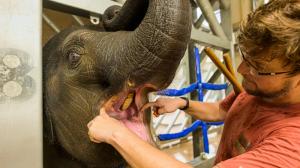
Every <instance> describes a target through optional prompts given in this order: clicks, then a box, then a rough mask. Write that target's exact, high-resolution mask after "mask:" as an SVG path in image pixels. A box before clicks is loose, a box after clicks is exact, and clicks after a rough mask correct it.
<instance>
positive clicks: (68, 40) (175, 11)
mask: <svg viewBox="0 0 300 168" xmlns="http://www.w3.org/2000/svg"><path fill="white" fill-rule="evenodd" d="M114 10H115V8H112V9H110V10H109V11H107V12H106V13H105V14H106V17H104V19H105V21H104V24H103V25H104V27H103V28H101V27H97V28H87V27H80V28H70V29H68V30H65V31H63V32H61V33H59V34H58V35H56V36H55V37H54V38H52V39H51V40H50V41H49V42H48V43H47V44H46V45H45V47H44V49H43V61H44V111H45V113H44V167H46V168H48V167H51V168H54V167H55V168H59V167H64V168H69V167H70V168H77V167H80V168H83V167H97V168H98V167H99V168H106V167H107V168H108V167H109V168H111V167H112V168H113V167H120V166H123V165H125V164H126V162H125V161H124V160H123V158H122V157H121V156H120V154H119V153H118V152H117V151H116V150H114V149H113V148H112V147H111V146H110V145H108V144H103V143H101V144H95V143H92V142H91V141H90V140H89V138H88V135H87V132H88V129H87V126H86V125H87V123H88V122H89V121H90V120H92V119H93V118H94V117H95V116H96V115H98V113H99V107H101V106H103V105H104V104H105V103H106V102H107V101H109V100H110V99H111V98H112V97H113V96H115V95H118V94H119V93H128V92H129V91H136V90H138V88H142V92H141V93H140V94H137V96H136V97H138V98H139V99H143V100H145V97H146V94H147V93H148V92H149V91H150V90H151V89H154V90H159V89H163V88H165V87H166V86H168V85H169V84H170V82H171V81H172V79H173V77H174V74H175V71H176V69H177V67H178V65H179V63H180V60H181V58H182V56H183V55H184V52H185V49H186V46H187V43H188V41H189V38H190V31H191V30H190V29H191V14H190V4H189V1H188V0H149V2H148V1H146V0H144V1H142V0H138V1H137V0H127V1H126V4H125V5H124V7H123V8H122V9H121V10H119V11H118V12H115V11H114ZM138 16H139V17H138ZM129 81H130V83H131V84H133V85H128V82H129ZM146 84H150V85H146ZM147 86H151V87H149V88H148V87H147ZM135 103H136V102H135ZM144 103H146V102H145V101H142V104H144ZM140 105H141V104H140ZM140 115H143V118H144V120H143V121H142V122H144V123H145V124H146V125H149V123H146V121H149V120H147V119H149V118H147V117H149V115H144V114H140ZM107 129H109V128H107Z"/></svg>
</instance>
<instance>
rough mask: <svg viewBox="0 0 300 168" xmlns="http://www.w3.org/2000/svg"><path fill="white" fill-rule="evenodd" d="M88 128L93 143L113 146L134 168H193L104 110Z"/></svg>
mask: <svg viewBox="0 0 300 168" xmlns="http://www.w3.org/2000/svg"><path fill="white" fill-rule="evenodd" d="M88 128H89V132H88V135H89V137H90V140H91V141H93V142H95V143H101V142H105V143H108V144H111V145H112V146H113V147H114V148H115V149H116V150H117V151H118V152H119V153H120V154H121V155H122V156H123V157H124V159H125V160H126V161H127V162H128V163H129V164H130V165H131V166H132V167H137V168H140V167H143V168H166V167H172V168H190V167H191V166H190V165H187V164H184V163H182V162H180V161H178V160H176V159H175V158H173V157H171V156H169V155H167V154H166V153H164V152H162V151H160V150H158V149H156V148H155V147H153V146H151V145H150V144H148V143H147V142H145V141H143V140H142V139H140V138H139V137H138V136H137V135H136V134H134V133H133V132H131V131H130V130H129V129H128V128H126V127H125V126H124V125H123V124H122V123H121V122H120V121H118V120H116V119H114V118H111V117H110V116H108V115H107V114H106V112H105V110H104V109H101V113H100V115H99V116H97V117H95V118H94V119H93V120H92V121H91V122H90V123H89V124H88ZM108 128H109V129H108Z"/></svg>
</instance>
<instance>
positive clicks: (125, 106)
mask: <svg viewBox="0 0 300 168" xmlns="http://www.w3.org/2000/svg"><path fill="white" fill-rule="evenodd" d="M133 97H134V94H133V93H130V94H128V96H127V98H126V99H125V101H124V103H123V105H122V111H125V110H127V109H128V107H129V106H130V104H131V103H132V101H133Z"/></svg>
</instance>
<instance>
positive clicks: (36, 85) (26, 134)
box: [0, 0, 42, 168]
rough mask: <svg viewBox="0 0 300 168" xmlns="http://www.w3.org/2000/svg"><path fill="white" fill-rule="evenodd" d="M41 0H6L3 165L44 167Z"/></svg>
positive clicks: (0, 48)
mask: <svg viewBox="0 0 300 168" xmlns="http://www.w3.org/2000/svg"><path fill="white" fill-rule="evenodd" d="M41 10H42V4H41V1H40V0H23V1H16V0H1V5H0V25H1V29H0V37H1V38H0V135H1V138H0V164H1V168H27V167H30V168H41V167H42V79H41V76H42V70H41V56H42V54H41V20H42V19H41V16H42V14H41Z"/></svg>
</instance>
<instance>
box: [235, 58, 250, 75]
mask: <svg viewBox="0 0 300 168" xmlns="http://www.w3.org/2000/svg"><path fill="white" fill-rule="evenodd" d="M237 71H238V73H240V74H242V75H246V74H249V73H250V68H249V66H248V65H247V64H246V62H245V61H242V62H241V64H240V65H239V67H238V69H237Z"/></svg>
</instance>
